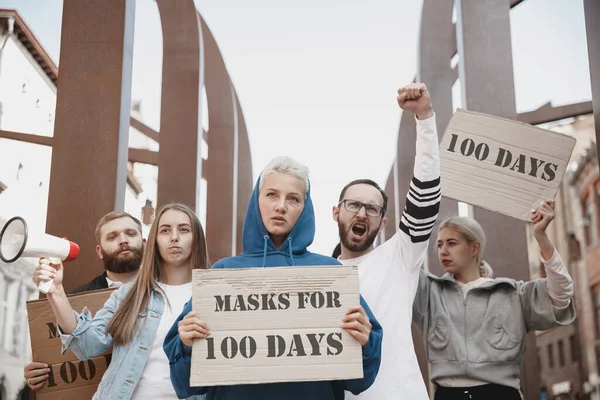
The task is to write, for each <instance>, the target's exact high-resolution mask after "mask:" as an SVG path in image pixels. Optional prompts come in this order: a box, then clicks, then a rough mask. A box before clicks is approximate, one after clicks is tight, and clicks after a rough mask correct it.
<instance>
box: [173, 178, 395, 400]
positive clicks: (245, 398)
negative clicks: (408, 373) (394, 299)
mask: <svg viewBox="0 0 600 400" xmlns="http://www.w3.org/2000/svg"><path fill="white" fill-rule="evenodd" d="M314 236H315V214H314V209H313V204H312V200H311V198H310V189H309V191H308V194H307V196H306V202H305V204H304V210H302V214H301V215H300V218H299V219H298V222H297V223H296V225H295V226H294V229H292V231H291V232H290V234H289V235H288V237H287V239H286V241H285V243H284V244H283V245H282V246H281V248H279V249H277V248H276V247H275V245H274V244H273V242H272V241H271V239H270V237H269V233H268V232H267V230H266V228H265V226H264V224H263V222H262V219H261V216H260V211H259V208H258V182H257V184H256V186H255V187H254V191H253V193H252V198H251V199H250V203H249V204H248V211H247V212H246V220H245V222H244V231H243V246H244V252H243V253H242V254H241V255H239V256H236V257H229V258H224V259H222V260H220V261H218V262H217V263H215V265H213V268H248V267H274V266H284V265H290V266H294V265H299V266H300V265H301V266H308V265H339V264H340V263H339V262H338V261H337V260H336V259H334V258H331V257H326V256H322V255H320V254H314V253H311V252H309V251H307V250H306V248H307V247H308V246H309V245H310V244H311V243H312V241H313V238H314ZM360 304H361V306H362V307H363V308H364V309H365V312H366V313H367V315H368V317H369V319H370V321H371V325H372V328H371V335H370V336H369V342H368V343H367V344H366V345H365V346H363V348H362V354H363V371H364V378H362V379H352V380H345V381H324V382H286V383H269V384H253V385H235V386H214V387H212V386H211V387H190V365H191V352H192V349H191V347H188V346H186V345H184V344H183V342H182V341H181V339H180V338H179V334H178V332H177V325H178V323H179V321H181V320H182V319H183V317H184V316H185V315H186V314H187V313H189V312H190V311H192V302H191V301H190V302H188V303H187V304H186V305H185V308H184V309H183V312H182V313H181V315H179V317H178V318H177V320H176V321H175V323H174V324H173V326H172V327H171V329H170V331H169V332H168V333H167V336H166V338H165V342H164V350H165V353H166V354H167V357H168V358H169V364H170V368H171V382H172V383H173V387H174V388H175V392H176V393H177V396H178V397H179V398H180V399H182V398H186V397H189V396H192V395H196V394H206V395H207V400H213V399H215V400H225V399H227V400H282V399H286V400H341V399H343V398H344V390H348V391H350V392H352V393H354V394H358V393H361V392H363V391H365V390H367V389H368V388H369V386H371V385H372V384H373V382H374V381H375V377H376V376H377V371H379V363H380V361H381V340H382V337H383V330H382V328H381V325H379V322H377V320H376V319H375V317H374V316H373V313H372V312H371V310H370V309H369V306H368V305H367V303H366V302H365V301H364V299H363V298H362V296H361V298H360Z"/></svg>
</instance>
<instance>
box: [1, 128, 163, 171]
mask: <svg viewBox="0 0 600 400" xmlns="http://www.w3.org/2000/svg"><path fill="white" fill-rule="evenodd" d="M0 138H1V139H9V140H18V141H19V142H24V143H31V144H39V145H41V146H49V147H52V142H53V138H52V137H51V136H40V135H32V134H28V133H21V132H11V131H2V130H0ZM128 161H129V162H139V163H144V164H150V165H158V152H156V151H153V150H147V149H136V148H130V149H129V157H128Z"/></svg>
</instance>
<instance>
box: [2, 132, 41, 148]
mask: <svg viewBox="0 0 600 400" xmlns="http://www.w3.org/2000/svg"><path fill="white" fill-rule="evenodd" d="M0 138H2V139H10V140H18V141H19V142H27V143H33V144H39V145H42V146H52V136H40V135H30V134H27V133H21V132H11V131H2V130H0Z"/></svg>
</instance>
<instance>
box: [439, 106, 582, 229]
mask: <svg viewBox="0 0 600 400" xmlns="http://www.w3.org/2000/svg"><path fill="white" fill-rule="evenodd" d="M575 142H576V141H575V139H574V138H572V137H570V136H567V135H563V134H561V133H558V132H552V131H549V130H546V129H541V128H538V127H535V126H531V125H528V124H525V123H522V122H516V121H511V120H508V119H504V118H499V117H494V116H491V115H486V114H481V113H476V112H472V111H467V110H461V109H459V110H458V111H457V112H456V113H455V114H454V116H453V117H452V119H451V120H450V123H449V124H448V128H447V129H446V132H445V133H444V137H443V138H442V141H441V143H440V164H441V165H440V166H441V182H442V195H443V196H444V197H448V198H451V199H455V200H458V201H463V202H465V203H468V204H471V205H474V206H478V207H481V208H485V209H487V210H490V211H495V212H499V213H502V214H505V215H508V216H510V217H514V218H517V219H520V220H523V221H529V219H530V212H531V210H532V209H536V208H538V206H539V205H540V202H542V201H544V200H551V199H554V197H555V196H556V193H557V191H558V188H559V186H560V182H561V180H562V177H563V175H564V173H565V170H566V168H567V164H568V162H569V159H570V157H571V153H572V152H573V148H574V147H575Z"/></svg>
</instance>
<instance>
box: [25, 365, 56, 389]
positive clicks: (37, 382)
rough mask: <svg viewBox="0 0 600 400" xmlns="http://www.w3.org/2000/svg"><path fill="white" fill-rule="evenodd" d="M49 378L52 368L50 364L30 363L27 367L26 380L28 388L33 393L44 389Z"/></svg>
mask: <svg viewBox="0 0 600 400" xmlns="http://www.w3.org/2000/svg"><path fill="white" fill-rule="evenodd" d="M49 376H50V368H48V364H44V363H39V362H30V363H29V364H27V365H26V366H25V372H24V378H25V381H26V382H27V386H29V388H30V389H31V390H33V391H38V390H40V389H41V388H43V387H44V385H45V384H46V382H47V381H48V377H49Z"/></svg>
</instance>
